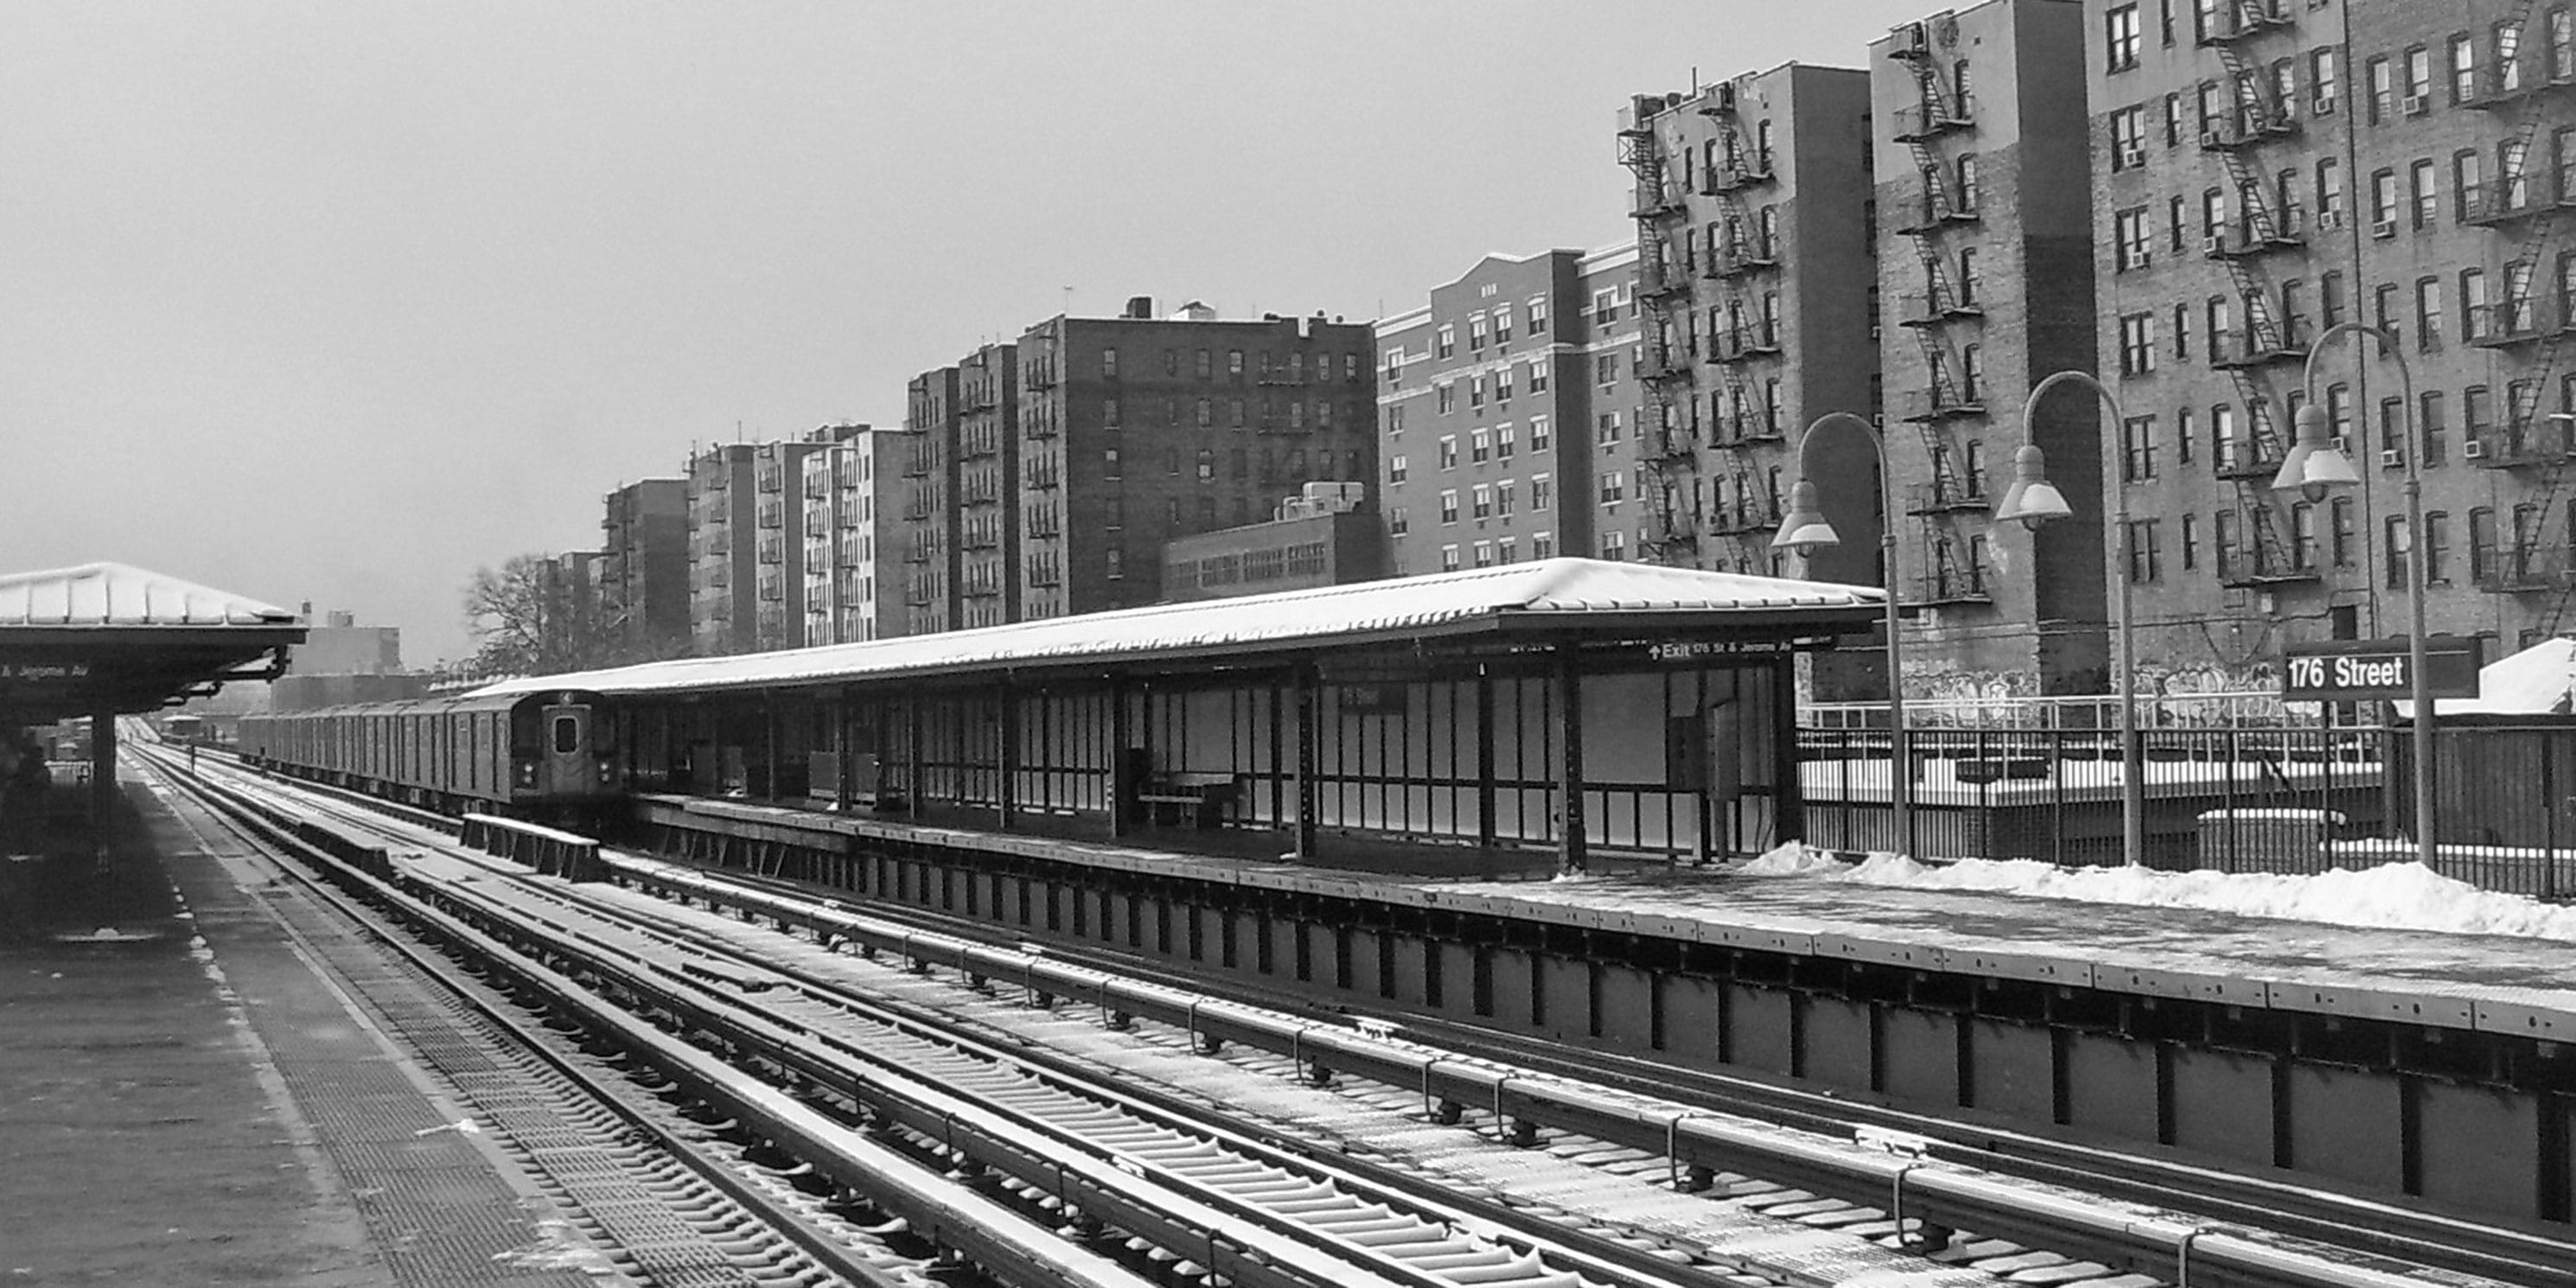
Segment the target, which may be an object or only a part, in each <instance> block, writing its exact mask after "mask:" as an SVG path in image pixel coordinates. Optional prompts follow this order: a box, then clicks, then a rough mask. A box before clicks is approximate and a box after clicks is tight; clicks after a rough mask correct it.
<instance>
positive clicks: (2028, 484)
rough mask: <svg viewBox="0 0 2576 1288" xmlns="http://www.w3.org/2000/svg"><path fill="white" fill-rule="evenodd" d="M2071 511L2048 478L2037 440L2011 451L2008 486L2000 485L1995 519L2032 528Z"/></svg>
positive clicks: (1998, 521) (2059, 517) (2061, 494)
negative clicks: (2011, 471)
mask: <svg viewBox="0 0 2576 1288" xmlns="http://www.w3.org/2000/svg"><path fill="white" fill-rule="evenodd" d="M2073 513H2075V507H2073V506H2071V505H2068V504H2067V503H2066V494H2065V493H2063V492H2060V491H2058V490H2057V485H2056V484H2054V483H2051V482H2049V481H2048V458H2047V456H2046V455H2045V454H2043V453H2042V452H2041V451H2040V450H2039V447H2038V445H2037V444H2035V443H2024V444H2022V446H2021V450H2019V451H2017V452H2014V453H2013V480H2012V486H2010V487H2007V488H2005V489H2004V495H2003V499H2002V500H2000V501H1997V502H1996V503H1995V521H1996V522H1997V523H2019V524H2021V525H2022V526H2023V527H2026V528H2030V529H2032V530H2033V531H2036V530H2038V528H2039V525H2041V524H2043V523H2046V522H2048V521H2049V520H2051V519H2063V518H2065V517H2066V516H2068V515H2070V514H2073Z"/></svg>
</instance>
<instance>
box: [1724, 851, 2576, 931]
mask: <svg viewBox="0 0 2576 1288" xmlns="http://www.w3.org/2000/svg"><path fill="white" fill-rule="evenodd" d="M1735 870H1736V871H1738V872H1740V873H1744V874H1747V875H1751V876H1768V877H1796V878H1806V879H1809V880H1816V881H1848V882H1852V883H1855V884H1859V885H1873V886H1904V887H1908V888H1911V889H1917V890H1974V891H1978V892H1981V893H1988V894H2018V895H2031V896H2035V897H2038V898H2044V899H2075V900H2081V901H2083V902H2087V903H2117V904H2127V905H2130V906H2132V907H2161V908H2206V909H2210V910H2213V911H2219V912H2233V913H2240V914H2243V915H2245V916H2249V917H2278V918H2283V919H2285V920H2291V921H2316V922H2325V923H2328V924H2331V925H2339V926H2363V927H2373V928H2385V929H2393V930H2435V931H2444V932H2448V933H2452V934H2470V935H2520V936H2523V937H2526V938H2533V939H2565V940H2571V941H2576V908H2567V907H2559V906H2556V905H2552V904H2546V903H2542V902H2540V901H2539V900H2536V899H2531V898H2527V897H2525V896H2522V895H2514V894H2498V893H2495V892H2494V891H2489V890H2480V889H2478V888H2477V887H2476V886H2473V885H2470V884H2468V883H2467V882H2464V881H2457V880H2454V879H2452V878H2450V877H2446V876H2443V875H2441V874H2440V873H2437V872H2434V871H2433V870H2431V869H2430V868H2427V867H2425V866H2424V865H2423V864H2421V863H2386V864H2380V865H2378V866H2375V867H2368V868H2363V869H2360V870H2358V871H2354V870H2348V869H2344V868H2336V869H2334V870H2332V871H2329V872H2322V873H2318V874H2316V875H2314V876H2281V875H2275V874H2271V873H2260V872H2217V871H2211V870H2207V869H2203V870H2201V871H2197V872H2164V871H2159V870H2157V869H2154V868H2143V867H2120V868H2061V867H2057V866H2055V865H2053V864H2049V863H2043V862H2041V861H2039V860H2037V859H1961V860H1958V861H1957V862H1954V863H1943V864H1938V865H1933V864H1924V863H1918V862H1916V861H1914V860H1912V859H1909V858H1906V857H1904V856H1902V855H1897V854H1872V855H1870V856H1869V857H1868V858H1867V859H1865V860H1864V861H1862V862H1860V863H1846V862H1843V861H1842V860H1839V859H1837V858H1835V857H1834V856H1833V855H1832V854H1831V853H1829V852H1827V851H1824V850H1820V849H1817V848H1815V847H1814V846H1811V845H1806V844H1802V843H1800V842H1796V841H1792V842H1789V843H1788V844H1786V845H1782V846H1780V847H1778V848H1777V849H1774V850H1772V851H1771V852H1770V853H1768V854H1764V855H1762V856H1761V857H1759V858H1756V859H1753V860H1751V861H1749V862H1747V863H1744V864H1742V865H1740V866H1739V867H1737V868H1736V869H1735Z"/></svg>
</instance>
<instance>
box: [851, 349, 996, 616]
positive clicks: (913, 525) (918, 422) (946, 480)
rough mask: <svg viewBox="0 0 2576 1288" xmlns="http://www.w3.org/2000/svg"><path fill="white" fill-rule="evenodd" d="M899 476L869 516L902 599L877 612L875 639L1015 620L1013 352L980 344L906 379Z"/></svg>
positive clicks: (897, 455) (898, 457) (897, 452)
mask: <svg viewBox="0 0 2576 1288" xmlns="http://www.w3.org/2000/svg"><path fill="white" fill-rule="evenodd" d="M904 408H905V410H904V422H903V432H904V437H905V439H906V442H905V443H904V444H903V445H902V446H900V447H898V448H895V449H893V450H894V452H895V455H896V458H897V459H898V460H899V462H900V466H899V468H900V469H901V471H902V474H901V481H900V483H899V484H898V485H897V486H896V487H895V488H893V489H889V490H888V498H887V499H888V500H892V499H893V497H894V496H896V495H900V496H901V497H902V502H903V504H902V509H901V510H900V511H899V512H894V513H889V512H888V511H886V510H884V509H880V510H879V511H878V533H877V536H878V540H880V541H881V542H885V543H887V544H889V545H892V546H894V547H895V548H896V550H897V557H898V558H899V559H900V560H901V562H902V565H903V570H902V572H901V573H900V574H898V576H897V579H896V583H895V584H898V585H900V586H901V587H902V590H903V600H902V603H901V605H900V611H899V612H897V611H896V608H897V606H896V605H894V604H891V603H889V604H886V605H885V607H884V608H883V609H881V610H880V626H881V628H883V629H882V630H881V633H883V634H887V635H926V634H930V633H932V632H936V631H949V630H957V629H960V628H963V627H968V626H994V625H999V624H1001V623H1003V622H1009V621H1017V620H1018V604H1019V586H1018V585H1017V583H1016V582H1015V580H1014V579H1013V578H1012V576H1011V575H1010V573H1011V550H1012V548H1013V547H1014V545H1015V544H1016V543H1017V541H1018V539H1019V514H1018V507H1017V506H1016V505H1015V504H1014V503H1013V498H1012V497H1011V495H1010V488H1009V480H1010V479H1011V478H1012V476H1013V474H1014V473H1015V470H1016V464H1017V460H1018V456H1019V440H1018V437H1017V435H1015V434H1013V433H1012V432H1011V426H1012V425H1013V424H1015V423H1016V422H1017V420H1018V418H1019V353H1018V350H1017V349H1016V347H1014V346H1011V345H1001V344H988V345H983V346H980V347H978V348H977V349H976V350H975V351H974V352H972V353H969V354H967V355H966V356H965V357H964V358H962V359H960V360H959V361H958V363H957V365H955V366H953V367H942V368H939V369H938V370H936V371H926V372H923V373H922V374H920V375H918V376H915V377H913V379H912V382H911V383H910V385H909V386H907V388H906V392H905V399H904Z"/></svg>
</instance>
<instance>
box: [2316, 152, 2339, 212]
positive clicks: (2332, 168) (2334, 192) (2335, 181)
mask: <svg viewBox="0 0 2576 1288" xmlns="http://www.w3.org/2000/svg"><path fill="white" fill-rule="evenodd" d="M2342 219H2343V163H2342V162H2341V161H2338V160H2336V159H2335V158H2333V157H2325V158H2322V159H2320V160H2319V161H2318V162H2317V221H2318V224H2319V226H2320V227H2322V226H2325V225H2327V224H2330V223H2340V222H2341V221H2342Z"/></svg>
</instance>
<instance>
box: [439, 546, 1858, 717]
mask: <svg viewBox="0 0 2576 1288" xmlns="http://www.w3.org/2000/svg"><path fill="white" fill-rule="evenodd" d="M1885 604H1886V599H1885V592H1883V591H1880V590H1878V589H1876V588H1874V587H1867V586H1844V585H1837V584H1834V583H1830V582H1817V581H1796V580H1790V579H1786V578H1779V577H1756V576H1749V575H1744V574H1739V573H1727V572H1708V571H1702V570H1699V569H1692V568H1670V567H1663V566H1660V565H1654V564H1642V563H1620V562H1608V561H1603V560H1598V559H1575V558H1562V559H1547V560H1541V561H1538V562H1534V563H1522V564H1507V565H1502V566H1498V567H1491V568H1474V569H1463V570H1460V571H1457V572H1448V573H1433V574H1430V575H1427V576H1420V577H1404V578H1397V579H1393V580H1386V581H1369V582H1359V583H1355V584H1351V585H1343V586H1322V587H1314V588H1310V589H1304V590H1286V591H1278V592H1275V593H1272V594H1267V595H1246V596H1243V597H1240V598H1234V599H1210V600H1198V601H1194V602H1190V603H1184V604H1155V605H1151V606H1148V607H1143V608H1128V609H1120V610H1117V611H1113V612H1102V613H1085V614H1080V615H1076V616H1071V617H1052V618H1046V619H1043V620H1039V621H1031V622H1016V623H1013V624H1010V625H1007V626H987V627H981V628H977V629H972V630H960V631H942V632H938V633H935V634H928V635H915V636H906V637H901V638H896V639H885V640H872V641H868V642H866V643H858V644H833V645H825V646H821V647H816V648H802V649H785V650H781V651H778V652H771V653H751V654H744V655H741V656H736V657H698V658H680V659H675V660H672V661H667V662H648V663H644V664H641V665H637V666H628V667H620V668H616V669H613V670H604V671H588V672H582V673H578V674H574V675H553V676H527V677H521V678H516V679H509V680H501V681H496V682H495V683H493V684H491V685H488V686H486V687H484V688H482V689H480V690H477V692H478V693H479V694H486V695H494V696H498V695H504V694H512V693H528V692H536V691H541V690H545V689H584V690H589V691H592V692H598V693H610V694H638V693H683V692H695V691H713V690H721V689H729V688H762V687H772V686H791V685H800V684H828V683H832V682H835V681H840V680H846V679H850V678H853V677H858V676H865V677H868V678H872V679H885V678H890V677H902V676H924V677H927V676H933V675H953V674H967V673H975V672H989V671H996V670H1004V669H1014V668H1037V667H1075V666H1085V665H1100V664H1108V663H1119V664H1151V663H1155V662H1183V661H1188V660H1194V659H1197V660H1203V659H1210V658H1225V659H1235V660H1243V659H1250V658H1256V657H1260V656H1263V655H1270V656H1281V655H1293V654H1303V655H1313V654H1317V653H1334V652H1346V651H1349V650H1354V649H1360V648H1365V647H1372V646H1384V645H1387V644H1390V643H1392V644H1398V645H1403V646H1416V645H1421V644H1424V643H1426V642H1429V641H1433V640H1438V639H1451V640H1462V639H1481V640H1485V641H1503V642H1520V643H1532V642H1536V643H1554V642H1562V641H1573V640H1580V639H1598V638H1612V637H1615V638H1627V639H1642V640H1646V641H1667V642H1677V643H1691V642H1700V641H1708V640H1719V639H1724V640H1737V641H1747V642H1753V643H1758V644H1762V645H1766V646H1770V647H1774V648H1781V649H1785V648H1789V647H1792V646H1794V645H1797V644H1801V643H1822V642H1824V641H1829V640H1831V639H1833V638H1835V637H1836V636H1840V635H1845V634H1853V633H1857V632H1860V631H1865V630H1867V629H1869V628H1870V627H1871V626H1872V625H1874V624H1876V622H1877V621H1878V620H1879V618H1880V616H1881V614H1882V613H1883V611H1884V608H1885Z"/></svg>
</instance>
